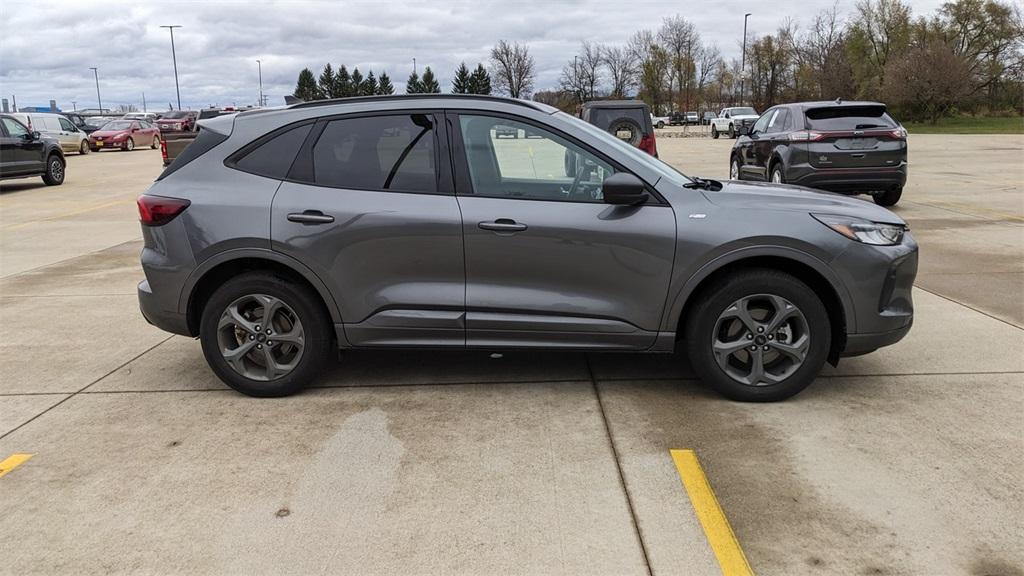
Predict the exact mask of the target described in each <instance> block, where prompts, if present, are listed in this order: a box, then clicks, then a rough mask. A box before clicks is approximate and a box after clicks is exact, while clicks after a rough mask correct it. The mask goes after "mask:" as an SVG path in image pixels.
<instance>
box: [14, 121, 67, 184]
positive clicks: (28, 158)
mask: <svg viewBox="0 0 1024 576" xmlns="http://www.w3.org/2000/svg"><path fill="white" fill-rule="evenodd" d="M64 166H65V164H64V151H63V150H61V147H60V142H58V141H57V140H56V139H54V138H48V137H44V136H42V135H40V134H39V132H33V131H31V130H29V129H28V128H27V127H26V126H25V125H24V124H22V123H21V122H19V121H18V120H17V119H15V118H13V117H11V116H9V115H7V114H0V180H7V179H8V178H28V177H30V176H42V177H43V182H45V183H46V185H47V186H56V185H58V184H63V183H64Z"/></svg>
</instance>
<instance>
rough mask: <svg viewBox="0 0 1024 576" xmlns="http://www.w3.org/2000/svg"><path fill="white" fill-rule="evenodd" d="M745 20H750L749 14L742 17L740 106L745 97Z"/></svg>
mask: <svg viewBox="0 0 1024 576" xmlns="http://www.w3.org/2000/svg"><path fill="white" fill-rule="evenodd" d="M747 18H750V13H749V12H748V13H746V14H744V15H743V56H741V57H740V104H743V97H744V96H745V95H746V85H745V84H746V80H747V79H746V74H747Z"/></svg>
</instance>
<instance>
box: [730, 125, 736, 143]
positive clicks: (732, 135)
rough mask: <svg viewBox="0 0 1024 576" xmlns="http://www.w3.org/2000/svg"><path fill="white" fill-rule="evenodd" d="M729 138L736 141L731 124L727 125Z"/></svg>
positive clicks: (733, 127)
mask: <svg viewBox="0 0 1024 576" xmlns="http://www.w3.org/2000/svg"><path fill="white" fill-rule="evenodd" d="M729 138H732V139H733V140H735V139H736V127H735V126H733V125H732V124H729Z"/></svg>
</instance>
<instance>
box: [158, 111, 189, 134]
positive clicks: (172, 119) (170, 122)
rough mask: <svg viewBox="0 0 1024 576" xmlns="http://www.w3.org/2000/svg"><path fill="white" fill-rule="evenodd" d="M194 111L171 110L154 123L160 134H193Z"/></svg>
mask: <svg viewBox="0 0 1024 576" xmlns="http://www.w3.org/2000/svg"><path fill="white" fill-rule="evenodd" d="M198 115H199V114H198V113H197V112H196V111H195V110H171V111H170V112H166V113H164V115H163V116H161V117H160V119H159V120H157V121H156V126H157V128H159V129H160V131H161V132H193V131H195V129H196V116H198Z"/></svg>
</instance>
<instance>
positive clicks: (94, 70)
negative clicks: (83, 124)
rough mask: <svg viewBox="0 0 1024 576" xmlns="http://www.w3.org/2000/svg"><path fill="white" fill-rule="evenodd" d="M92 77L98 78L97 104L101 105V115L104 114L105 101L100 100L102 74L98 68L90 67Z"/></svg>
mask: <svg viewBox="0 0 1024 576" xmlns="http://www.w3.org/2000/svg"><path fill="white" fill-rule="evenodd" d="M89 70H92V75H93V76H94V77H95V78H96V103H97V104H99V110H100V114H102V113H103V99H102V98H100V72H99V69H98V68H95V67H90V68H89Z"/></svg>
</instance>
